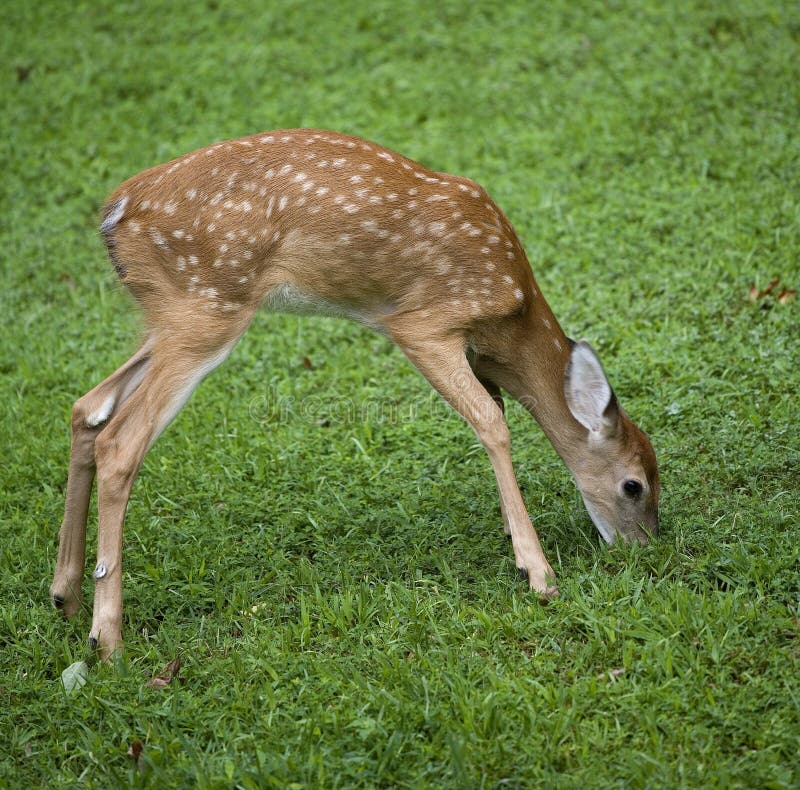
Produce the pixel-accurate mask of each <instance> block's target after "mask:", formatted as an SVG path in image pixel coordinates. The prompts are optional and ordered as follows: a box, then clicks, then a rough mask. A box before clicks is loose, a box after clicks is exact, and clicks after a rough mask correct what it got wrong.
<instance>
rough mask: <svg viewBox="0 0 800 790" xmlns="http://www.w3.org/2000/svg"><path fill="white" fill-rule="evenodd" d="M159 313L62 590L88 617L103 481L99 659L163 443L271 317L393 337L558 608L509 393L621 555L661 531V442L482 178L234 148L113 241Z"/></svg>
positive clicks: (316, 135) (97, 429) (330, 143)
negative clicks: (619, 389) (468, 432)
mask: <svg viewBox="0 0 800 790" xmlns="http://www.w3.org/2000/svg"><path fill="white" fill-rule="evenodd" d="M100 230H101V232H102V234H103V237H104V239H105V243H106V245H107V246H108V250H109V253H110V256H111V260H112V262H113V264H114V267H115V269H116V271H117V273H118V275H119V277H120V279H121V280H122V282H123V283H124V284H125V286H126V287H127V288H128V290H129V291H130V292H131V293H132V294H133V296H134V298H135V299H136V301H137V302H138V303H139V305H140V306H141V308H142V309H143V311H144V314H145V318H146V324H147V335H146V339H145V341H144V343H143V345H142V347H141V348H140V349H139V350H138V351H137V352H136V353H135V354H134V355H133V356H132V357H131V358H130V359H129V360H128V361H127V362H126V363H125V364H124V365H123V366H122V367H120V368H119V369H118V370H117V371H116V372H115V373H113V374H112V375H111V376H110V377H109V378H107V379H106V380H105V381H103V382H102V383H101V384H99V385H98V386H97V387H95V388H94V389H93V390H91V391H90V392H88V393H87V394H86V395H84V396H83V397H82V398H80V399H79V400H78V401H77V402H76V403H75V406H74V408H73V412H72V449H71V454H70V464H69V479H68V483H67V494H66V508H65V514H64V521H63V524H62V527H61V530H60V532H59V551H58V562H57V565H56V571H55V578H54V580H53V584H52V587H51V591H50V592H51V596H52V599H53V602H54V604H55V605H56V606H57V607H58V608H60V609H61V610H62V611H63V612H64V613H65V614H66V615H68V616H69V615H73V614H75V612H77V611H78V609H79V606H80V596H81V580H82V577H83V573H84V563H85V554H86V518H87V509H88V504H89V498H90V493H91V487H92V481H93V479H94V476H95V473H96V474H97V486H98V510H99V528H98V539H97V544H98V545H97V565H96V567H95V570H94V573H93V577H94V580H95V599H94V616H93V620H92V628H91V632H90V642H91V644H93V645H95V646H97V647H99V649H100V651H101V654H102V655H103V657H106V658H107V657H108V656H109V655H110V654H111V653H112V652H113V651H114V650H115V649H116V648H117V647H119V646H120V644H121V622H122V571H121V552H122V525H123V520H124V517H125V509H126V506H127V502H128V497H129V495H130V491H131V486H132V485H133V481H134V479H135V477H136V474H137V472H138V470H139V467H140V465H141V463H142V460H143V458H144V456H145V454H146V453H147V451H148V449H149V448H150V446H151V445H152V444H153V442H155V440H156V439H157V438H158V436H159V434H160V433H161V432H162V431H163V430H164V428H165V427H166V426H167V424H168V423H169V422H170V421H171V420H172V419H173V417H174V416H175V415H176V414H177V413H178V411H179V409H180V408H181V406H182V405H183V404H184V403H185V402H186V400H187V399H188V398H189V396H190V395H191V393H192V391H193V390H194V389H195V387H196V386H197V385H198V384H199V383H200V381H201V380H202V379H203V377H204V376H206V374H208V373H210V372H211V371H212V370H214V368H216V367H217V366H218V365H219V364H220V363H221V362H222V361H223V360H224V359H225V358H226V357H227V356H228V354H229V353H230V352H231V349H232V348H233V346H234V345H235V344H236V342H237V340H238V339H239V337H241V335H242V333H243V332H244V331H245V329H246V328H247V326H248V324H249V323H250V320H251V318H252V317H253V314H254V313H255V311H256V310H257V309H258V308H259V307H266V308H267V309H271V310H284V311H295V312H303V313H321V314H327V315H339V316H345V317H348V318H352V319H355V320H357V321H360V322H361V323H363V324H365V325H366V326H368V327H371V328H373V329H376V330H378V331H380V332H383V333H385V334H386V335H387V336H388V337H390V338H391V339H392V340H394V341H395V343H397V345H398V346H400V348H401V349H402V350H403V353H404V354H405V355H406V356H407V357H408V358H409V360H410V361H411V363H412V364H413V365H415V366H416V367H417V369H418V370H419V371H420V372H421V373H422V375H423V376H425V378H427V379H428V381H429V382H430V384H431V385H432V386H433V387H434V389H435V390H436V391H437V392H439V394H440V395H441V396H442V397H443V398H444V399H445V400H446V401H447V402H448V403H449V404H450V405H451V406H452V407H453V408H454V409H455V410H456V411H457V412H458V413H459V414H460V415H461V416H462V417H463V418H464V419H465V420H466V421H467V422H468V423H469V424H470V425H471V426H472V428H473V429H474V430H475V433H476V434H477V435H478V438H479V439H480V441H481V442H482V443H483V446H484V447H485V448H486V451H487V453H488V455H489V458H490V459H491V463H492V466H493V468H494V473H495V476H496V478H497V486H498V488H499V492H500V506H501V511H502V515H503V521H504V525H505V530H506V533H507V534H509V535H510V536H511V540H512V545H513V549H514V556H515V561H516V565H517V567H518V568H519V570H520V573H521V574H522V576H523V577H524V578H527V580H528V582H529V584H530V587H531V588H533V589H534V590H536V591H537V592H539V593H541V594H543V595H546V596H553V595H556V594H557V588H556V587H555V580H554V575H553V571H552V569H551V568H550V565H549V564H548V562H547V560H546V559H545V556H544V553H543V552H542V547H541V545H540V543H539V538H538V536H537V534H536V530H535V529H534V527H533V525H532V524H531V520H530V518H529V516H528V512H527V510H526V508H525V504H524V502H523V500H522V496H521V494H520V491H519V487H518V486H517V482H516V479H515V477H514V471H513V469H512V465H511V454H510V440H509V433H508V428H507V427H506V422H505V418H504V414H503V405H502V404H503V401H502V396H501V390H505V391H506V392H507V393H508V394H509V395H511V396H512V397H514V398H516V399H517V400H518V401H519V402H520V403H522V404H523V405H524V406H525V407H526V408H527V409H528V410H529V411H530V412H531V414H532V415H533V416H534V418H535V419H536V420H537V421H538V422H539V424H540V425H541V427H542V429H543V430H544V432H545V434H546V435H547V437H548V439H549V440H550V442H551V443H552V444H553V446H554V448H555V449H556V452H557V453H558V454H559V455H560V456H561V458H562V459H563V460H564V462H565V463H566V465H567V466H568V467H569V469H570V470H571V471H572V474H573V475H574V477H575V479H576V481H577V485H578V488H579V490H580V492H581V495H582V496H583V500H584V502H585V503H586V507H587V509H588V511H589V514H590V516H591V518H592V520H593V521H594V523H595V525H596V526H597V529H598V530H599V531H600V534H601V535H602V536H603V538H604V539H605V540H606V541H611V540H613V539H614V538H615V537H617V536H619V537H621V538H623V539H625V540H638V541H641V542H645V541H646V540H647V537H648V535H652V534H654V533H655V532H656V531H657V527H658V496H659V481H658V470H657V466H656V458H655V455H654V453H653V448H652V447H651V445H650V442H649V440H648V439H647V436H646V435H645V434H644V433H643V432H642V431H641V430H640V429H639V428H638V427H637V426H636V425H635V424H634V423H633V422H632V421H631V420H630V419H629V418H628V416H627V415H626V414H625V412H624V411H623V410H622V409H621V408H620V407H619V405H618V403H617V399H616V397H615V396H614V393H613V392H612V389H611V387H610V385H609V383H608V381H607V379H606V376H605V374H604V373H603V369H602V367H601V365H600V362H599V360H598V358H597V357H596V356H595V354H594V352H593V351H592V349H591V348H590V347H589V345H588V344H586V343H584V342H579V343H574V342H572V341H571V340H569V339H568V338H567V337H566V336H565V335H564V332H563V331H562V330H561V327H560V326H559V324H558V322H557V321H556V319H555V317H554V316H553V313H552V312H551V311H550V308H549V306H548V304H547V302H546V301H545V300H544V297H543V296H542V295H541V293H540V292H539V289H538V287H537V285H536V282H535V280H534V278H533V275H532V274H531V269H530V265H529V263H528V260H527V258H526V256H525V252H524V250H523V249H522V246H521V245H520V242H519V239H518V238H517V236H516V234H515V232H514V230H513V228H512V227H511V224H510V223H509V221H508V220H507V219H506V217H505V215H504V214H503V212H502V211H501V210H500V209H499V208H498V207H497V206H496V205H495V204H494V202H493V201H492V200H491V198H489V196H488V195H487V194H486V192H485V191H484V190H483V189H482V188H481V187H480V186H478V185H477V184H475V183H474V182H472V181H470V180H468V179H465V178H459V177H457V176H451V175H446V174H444V173H437V172H434V171H432V170H428V169H427V168H426V167H423V166H422V165H419V164H417V163H416V162H413V161H411V160H409V159H406V158H405V157H403V156H400V155H399V154H396V153H394V152H393V151H389V150H387V149H385V148H382V147H381V146H379V145H376V144H374V143H369V142H366V141H364V140H361V139H358V138H356V137H350V136H347V135H342V134H336V133H332V132H324V131H317V130H313V129H294V130H286V131H276V132H270V133H268V134H260V135H255V136H252V137H246V138H243V139H241V140H233V141H231V142H223V143H217V144H216V145H212V146H209V147H208V148H204V149H202V150H199V151H195V152H194V153H191V154H188V155H186V156H184V157H181V158H180V159H176V160H174V161H173V162H169V163H167V164H163V165H160V166H158V167H154V168H152V169H151V170H147V171H145V172H144V173H141V174H140V175H137V176H134V177H133V178H131V179H129V180H128V181H126V182H125V183H124V184H122V186H120V187H119V188H118V189H117V190H116V191H115V192H114V193H113V195H112V196H111V198H110V199H109V201H108V203H107V205H106V209H105V214H104V219H103V222H102V225H101V228H100Z"/></svg>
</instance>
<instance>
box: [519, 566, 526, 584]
mask: <svg viewBox="0 0 800 790" xmlns="http://www.w3.org/2000/svg"><path fill="white" fill-rule="evenodd" d="M517 571H518V572H519V578H520V579H522V581H524V582H526V581H528V571H527V570H526V569H525V568H517Z"/></svg>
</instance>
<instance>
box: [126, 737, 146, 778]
mask: <svg viewBox="0 0 800 790" xmlns="http://www.w3.org/2000/svg"><path fill="white" fill-rule="evenodd" d="M142 752H144V746H142V742H141V741H139V740H135V741H131V745H130V746H129V747H128V757H130V758H131V760H133V764H134V765H135V766H136V770H137V771H141V769H142V766H141V759H142Z"/></svg>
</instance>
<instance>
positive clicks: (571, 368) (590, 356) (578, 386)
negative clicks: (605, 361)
mask: <svg viewBox="0 0 800 790" xmlns="http://www.w3.org/2000/svg"><path fill="white" fill-rule="evenodd" d="M564 397H565V398H566V399H567V406H569V410H570V411H571V412H572V416H573V417H574V418H575V419H576V420H577V421H578V422H579V423H580V424H581V425H583V427H584V428H588V429H589V430H590V431H593V432H596V433H599V432H600V431H602V430H603V428H604V427H605V423H604V420H603V412H604V411H605V410H606V407H607V406H608V404H609V402H610V401H611V398H612V397H613V393H612V391H611V385H610V384H609V383H608V379H607V378H606V374H605V373H604V371H603V366H602V365H601V364H600V360H599V359H598V358H597V354H595V353H594V351H593V350H592V347H591V346H590V345H589V344H588V343H587V342H586V341H584V340H581V341H580V342H578V343H576V344H575V345H574V346H573V347H572V353H571V354H570V358H569V363H568V364H567V369H566V371H565V372H564Z"/></svg>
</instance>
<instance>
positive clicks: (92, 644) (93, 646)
mask: <svg viewBox="0 0 800 790" xmlns="http://www.w3.org/2000/svg"><path fill="white" fill-rule="evenodd" d="M89 649H90V650H97V640H96V639H95V638H94V637H93V636H90V637H89Z"/></svg>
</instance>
